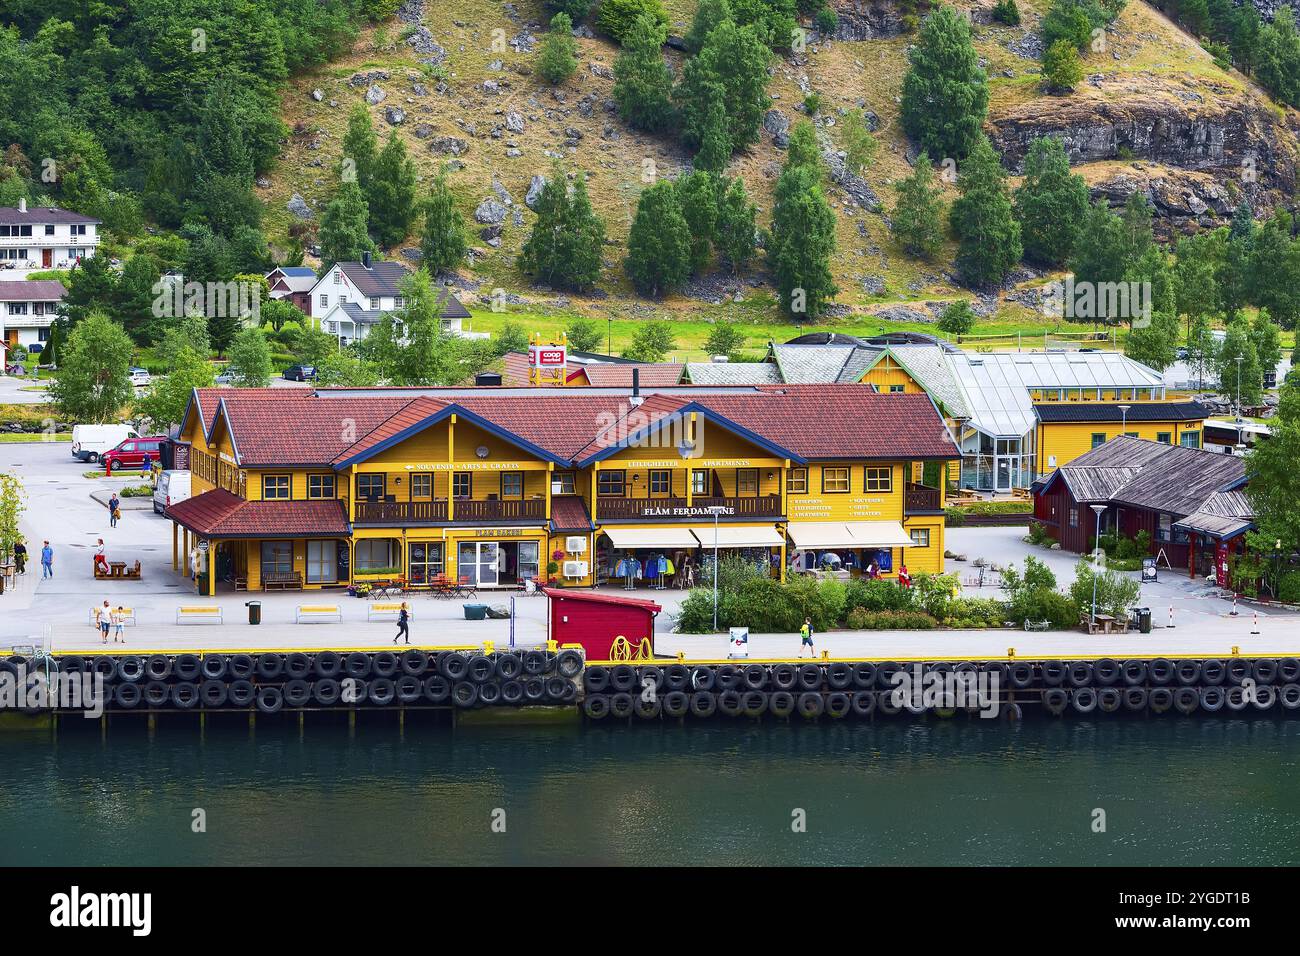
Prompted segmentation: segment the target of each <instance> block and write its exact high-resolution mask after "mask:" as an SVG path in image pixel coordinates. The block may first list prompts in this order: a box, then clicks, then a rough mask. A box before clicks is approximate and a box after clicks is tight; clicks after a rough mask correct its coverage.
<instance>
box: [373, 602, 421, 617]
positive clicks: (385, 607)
mask: <svg viewBox="0 0 1300 956" xmlns="http://www.w3.org/2000/svg"><path fill="white" fill-rule="evenodd" d="M401 610H402V604H401V602H400V601H398V602H394V603H376V604H367V605H366V620H367V621H377V620H379V619H380V618H387V617H390V616H391V617H392V618H393V619H394V620H396V618H397V615H398V612H400V611H401ZM406 616H407V617H408V618H410V619H411V620H412V621H414V620H415V611H413V610H412V609H411V606H410V605H409V604H408V605H407V606H406Z"/></svg>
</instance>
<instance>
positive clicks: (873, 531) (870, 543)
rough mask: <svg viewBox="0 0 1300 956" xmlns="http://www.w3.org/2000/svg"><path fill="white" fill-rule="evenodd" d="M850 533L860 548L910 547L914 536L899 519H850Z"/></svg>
mask: <svg viewBox="0 0 1300 956" xmlns="http://www.w3.org/2000/svg"><path fill="white" fill-rule="evenodd" d="M848 529H849V533H850V534H852V535H853V540H854V541H855V542H856V544H857V547H859V548H910V547H911V546H912V536H911V535H909V534H908V533H907V532H906V531H904V530H903V526H902V525H901V524H899V523H898V522H897V521H850V522H849V524H848Z"/></svg>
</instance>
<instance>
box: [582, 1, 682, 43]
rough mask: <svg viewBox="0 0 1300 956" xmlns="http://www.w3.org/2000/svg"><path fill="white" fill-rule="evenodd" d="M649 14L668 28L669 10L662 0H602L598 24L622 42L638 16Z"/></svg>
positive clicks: (606, 32)
mask: <svg viewBox="0 0 1300 956" xmlns="http://www.w3.org/2000/svg"><path fill="white" fill-rule="evenodd" d="M643 16H649V17H652V18H654V19H655V20H658V21H659V22H660V23H661V24H663V26H664V29H665V30H666V29H667V28H668V12H667V11H666V10H664V5H663V4H662V3H661V2H660V0H601V4H600V9H598V10H597V11H596V26H597V27H599V28H600V30H601V32H602V33H605V34H607V35H609V36H611V37H613V38H614V39H615V40H617V41H619V42H620V43H622V42H623V38H624V37H625V36H627V34H628V32H629V31H630V30H631V29H632V24H633V23H635V22H636V20H637V18H638V17H643Z"/></svg>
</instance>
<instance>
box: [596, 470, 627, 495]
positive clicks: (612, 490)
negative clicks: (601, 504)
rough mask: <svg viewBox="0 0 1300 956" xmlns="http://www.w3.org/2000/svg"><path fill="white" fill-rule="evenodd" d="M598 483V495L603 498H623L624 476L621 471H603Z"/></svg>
mask: <svg viewBox="0 0 1300 956" xmlns="http://www.w3.org/2000/svg"><path fill="white" fill-rule="evenodd" d="M599 474H600V477H599V479H597V482H596V493H597V494H598V495H600V497H602V498H622V497H623V489H624V475H623V472H621V471H602V472H599Z"/></svg>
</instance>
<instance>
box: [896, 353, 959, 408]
mask: <svg viewBox="0 0 1300 956" xmlns="http://www.w3.org/2000/svg"><path fill="white" fill-rule="evenodd" d="M949 351H951V350H950V349H947V348H945V347H943V346H942V345H921V344H914V345H891V346H890V347H889V354H890V355H892V356H893V357H894V359H895V360H896V361H897V362H898V363H899V364H900V365H902V366H903V368H905V369H907V371H908V372H909V373H910V374H911V376H912V377H913V378H915V379H916V381H917V384H918V385H920V386H921V387H922V388H923V389H925V390H926V391H927V392H929V393H930V397H931V398H933V399H934V400H935V401H936V402H937V403H938V404H939V405H941V406H942V407H943V409H944V411H946V412H947V413H948V414H949V415H950V416H952V417H953V418H969V417H970V409H969V408H967V406H966V399H965V398H964V397H963V396H962V392H961V389H960V388H959V387H958V386H957V378H956V376H954V375H953V373H952V368H951V367H950V366H949V365H948V362H947V359H946V358H945V356H946V355H947V353H948V352H949Z"/></svg>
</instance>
